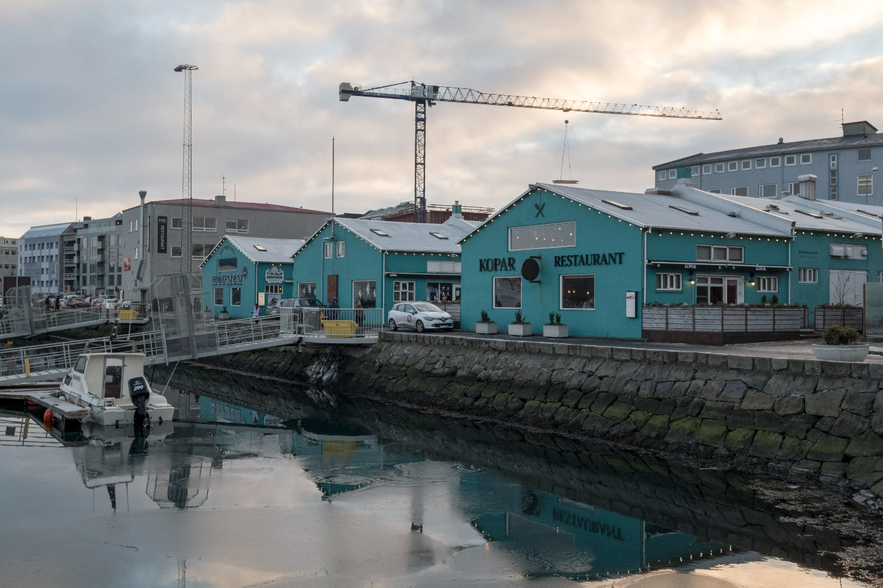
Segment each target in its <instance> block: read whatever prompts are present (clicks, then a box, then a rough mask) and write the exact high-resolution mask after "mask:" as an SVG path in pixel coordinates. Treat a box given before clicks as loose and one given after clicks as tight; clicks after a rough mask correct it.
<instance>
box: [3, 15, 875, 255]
mask: <svg viewBox="0 0 883 588" xmlns="http://www.w3.org/2000/svg"><path fill="white" fill-rule="evenodd" d="M0 52H2V55H3V57H2V59H0V206H2V208H0V210H2V214H0V235H4V236H11V237H16V236H19V235H21V234H22V233H23V232H24V231H26V230H27V229H28V228H29V227H30V226H33V225H41V224H50V223H56V222H65V221H72V220H74V219H75V218H76V217H82V216H83V215H90V216H93V217H105V216H110V215H112V214H114V213H115V212H118V211H119V210H122V209H124V208H128V207H131V206H134V205H136V204H137V203H138V191H139V190H142V189H143V190H147V191H148V199H149V200H150V199H155V200H159V199H169V198H179V197H180V196H181V175H182V142H183V112H184V89H183V88H184V79H183V75H182V74H181V73H175V72H174V71H173V70H174V68H175V66H177V65H179V64H183V63H190V64H195V65H197V66H198V67H199V70H198V71H196V72H194V74H193V196H194V197H196V198H211V197H213V196H214V195H216V194H220V193H221V191H222V180H221V178H222V176H224V177H226V186H227V189H226V193H227V197H228V198H231V199H232V198H233V195H234V184H235V191H236V199H237V200H239V201H253V202H272V203H277V204H285V205H290V206H303V207H304V208H313V209H320V210H329V209H330V207H331V143H332V137H335V139H336V141H335V144H336V174H335V175H336V181H335V200H336V210H337V211H338V212H363V211H365V210H367V209H370V208H379V207H383V206H391V205H394V204H397V203H398V202H401V201H405V200H412V199H413V183H414V107H413V105H412V104H410V103H407V102H401V101H396V100H383V99H375V98H353V99H352V100H350V101H349V102H348V103H344V102H340V101H339V100H338V84H339V83H340V82H345V81H346V82H351V83H353V84H361V85H363V86H366V87H367V86H374V85H382V84H390V83H394V82H402V81H406V80H411V79H414V80H417V81H421V82H425V83H431V84H437V85H442V86H460V87H469V88H474V89H477V90H480V91H484V92H494V93H507V94H521V95H528V96H541V97H550V98H569V99H580V100H600V101H605V102H621V103H628V104H633V103H638V104H647V105H658V106H674V107H687V108H690V109H696V110H714V109H719V110H720V112H721V114H722V115H723V118H724V120H723V121H722V122H710V121H696V120H679V119H655V118H646V117H636V116H613V115H605V114H578V113H569V114H564V113H561V112H551V111H542V110H524V109H517V108H506V107H494V106H479V105H470V104H447V103H440V104H437V105H436V106H435V107H433V108H431V109H430V110H429V114H428V122H427V171H426V178H427V184H426V195H427V201H428V202H429V203H433V204H435V203H437V204H448V203H451V202H453V201H454V200H459V201H461V203H463V204H465V205H471V206H487V207H494V208H496V207H499V206H501V205H503V204H505V203H506V202H508V201H509V200H511V199H513V198H514V197H516V196H517V195H518V194H520V193H521V192H522V191H523V190H524V189H525V188H526V187H527V185H528V184H529V183H531V182H537V181H551V180H553V179H556V178H558V177H559V176H560V175H561V166H562V147H563V137H564V120H565V119H568V120H570V125H569V132H568V136H569V143H570V164H569V168H570V171H568V165H567V164H566V163H565V170H564V177H565V178H570V177H572V178H575V179H578V180H580V185H581V186H586V187H593V188H604V189H611V190H623V191H643V190H644V189H646V188H648V187H650V186H652V185H653V180H654V178H653V173H652V171H651V169H650V168H651V166H653V165H655V164H658V163H662V162H665V161H669V160H672V159H677V158H679V157H682V156H686V155H690V154H694V153H698V152H710V151H718V150H723V149H729V148H736V147H744V146H749V145H762V144H767V143H774V142H776V140H777V139H778V138H779V137H784V138H785V140H786V141H795V140H802V139H810V138H818V137H833V136H837V135H839V134H840V132H841V131H840V119H841V111H842V112H844V116H845V118H846V120H847V121H850V120H868V121H869V122H871V123H872V124H875V125H877V126H879V127H880V128H881V129H883V88H881V84H883V58H881V54H883V3H881V2H879V0H877V1H868V2H859V1H849V0H847V1H845V2H841V3H840V4H833V3H831V2H829V1H824V2H823V1H816V0H799V1H790V0H781V1H777V0H759V1H754V0H727V1H714V0H704V1H700V0H676V1H675V0H656V1H645V0H641V1H639V0H574V1H568V0H560V1H556V0H546V1H544V2H529V1H523V0H508V1H505V2H503V1H487V2H478V1H445V0H420V1H418V0H414V1H405V0H366V1H358V0H349V1H347V2H336V1H334V0H326V1H323V2H318V1H316V0H254V1H250V2H246V1H242V2H237V1H222V0H186V1H185V2H181V1H180V0H174V1H171V0H169V1H167V0H126V1H115V0H76V1H70V0H27V1H26V2H16V1H13V0H5V1H3V2H0Z"/></svg>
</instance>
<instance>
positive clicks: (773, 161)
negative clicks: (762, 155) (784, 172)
mask: <svg viewBox="0 0 883 588" xmlns="http://www.w3.org/2000/svg"><path fill="white" fill-rule="evenodd" d="M781 165H782V157H781V156H780V155H775V156H773V157H770V167H779V166H781Z"/></svg>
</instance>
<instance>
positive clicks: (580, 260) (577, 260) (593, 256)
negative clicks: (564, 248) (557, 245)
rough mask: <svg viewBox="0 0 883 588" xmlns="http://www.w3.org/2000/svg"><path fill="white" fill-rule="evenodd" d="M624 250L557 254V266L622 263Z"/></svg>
mask: <svg viewBox="0 0 883 588" xmlns="http://www.w3.org/2000/svg"><path fill="white" fill-rule="evenodd" d="M623 255H625V253H623V252H621V251H620V252H617V253H585V254H579V255H556V256H555V267H577V266H587V265H622V256H623Z"/></svg>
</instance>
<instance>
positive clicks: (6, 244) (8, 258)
mask: <svg viewBox="0 0 883 588" xmlns="http://www.w3.org/2000/svg"><path fill="white" fill-rule="evenodd" d="M0 246H2V249H0V277H7V276H10V277H11V276H17V275H18V239H10V238H9V237H0Z"/></svg>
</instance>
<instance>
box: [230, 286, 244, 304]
mask: <svg viewBox="0 0 883 588" xmlns="http://www.w3.org/2000/svg"><path fill="white" fill-rule="evenodd" d="M230 306H242V288H230Z"/></svg>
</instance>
